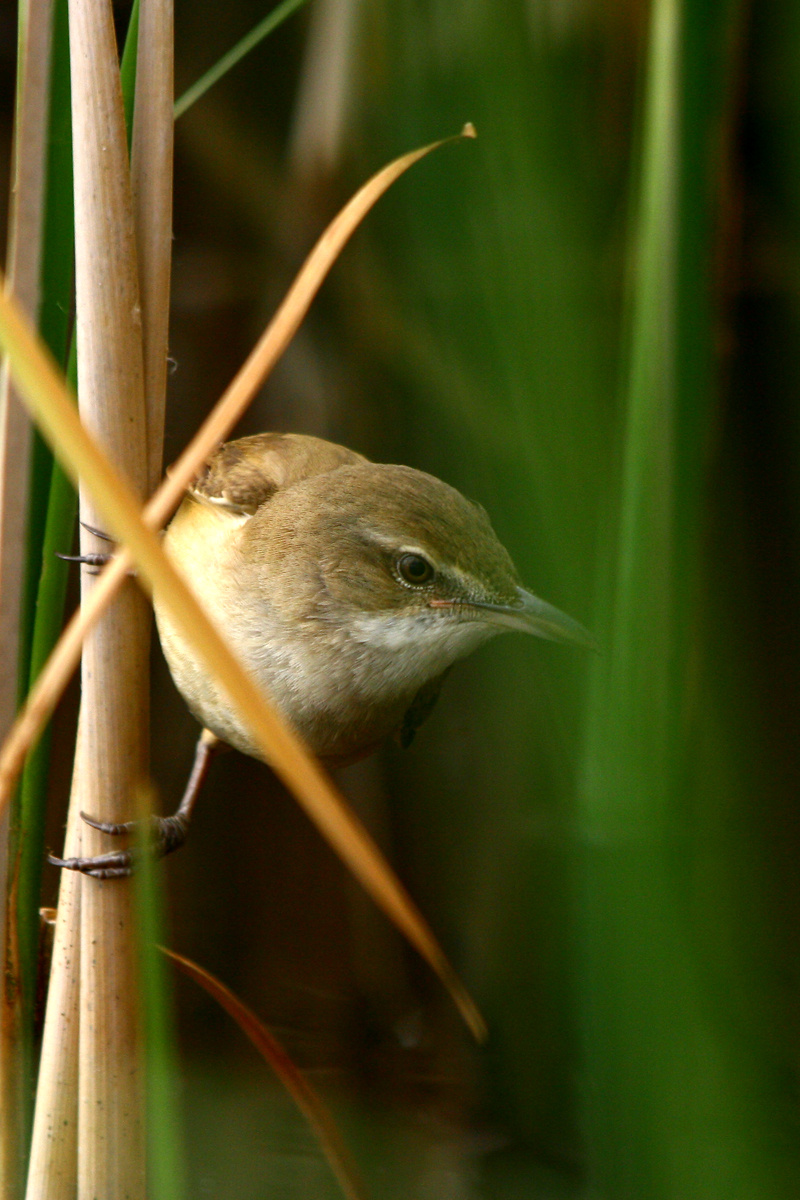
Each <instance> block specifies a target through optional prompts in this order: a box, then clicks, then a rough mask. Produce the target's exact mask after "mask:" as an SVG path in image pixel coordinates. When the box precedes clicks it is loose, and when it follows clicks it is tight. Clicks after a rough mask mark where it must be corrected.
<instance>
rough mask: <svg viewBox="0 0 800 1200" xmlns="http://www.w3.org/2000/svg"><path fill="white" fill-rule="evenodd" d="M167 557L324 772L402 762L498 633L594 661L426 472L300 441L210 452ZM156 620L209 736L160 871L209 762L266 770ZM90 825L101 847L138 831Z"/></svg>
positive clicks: (170, 632) (489, 536)
mask: <svg viewBox="0 0 800 1200" xmlns="http://www.w3.org/2000/svg"><path fill="white" fill-rule="evenodd" d="M163 544H164V549H165V550H166V552H167V554H168V555H169V557H170V558H171V559H172V561H173V563H174V565H175V566H176V567H177V568H178V570H179V571H180V572H181V573H182V574H183V575H184V577H185V578H186V580H187V582H188V583H189V585H190V586H191V588H192V589H193V591H194V592H195V594H196V596H197V598H198V600H199V601H200V602H201V604H202V605H203V607H204V608H205V609H206V611H207V612H208V614H209V616H210V617H211V618H212V620H213V621H214V622H215V623H216V624H217V626H218V627H219V629H220V630H221V631H222V632H223V634H224V636H225V637H226V639H227V641H228V643H229V644H230V647H231V649H232V650H233V651H234V653H235V654H236V656H237V657H238V658H239V660H240V661H241V663H242V664H243V666H245V667H246V668H247V670H248V671H249V672H250V673H251V675H252V676H253V677H254V679H255V680H256V681H257V683H258V684H259V685H260V686H261V688H262V689H263V690H264V692H265V693H266V695H267V696H268V697H269V698H270V699H271V700H272V701H273V703H274V704H275V705H276V706H277V707H278V709H279V710H280V712H281V713H282V715H283V716H284V717H285V718H286V719H287V720H288V721H289V723H290V724H291V725H292V726H293V728H294V729H295V730H296V732H297V733H299V734H300V736H301V737H302V738H303V740H304V741H305V743H306V745H307V746H308V748H309V749H310V750H311V751H312V752H313V753H314V754H315V755H317V757H318V758H319V759H320V760H321V761H322V762H323V763H324V764H325V765H326V766H328V767H338V766H344V765H347V764H349V763H353V762H356V761H358V760H359V759H361V758H364V757H366V756H367V755H369V754H372V753H373V752H374V751H376V750H377V749H378V748H379V747H380V746H381V744H382V743H383V742H384V741H385V740H386V739H387V738H388V737H390V736H392V735H394V736H395V737H396V739H397V740H398V741H399V742H400V744H401V745H402V746H409V745H410V744H411V742H412V740H413V739H414V736H415V734H416V732H417V730H418V728H419V726H420V725H421V724H422V722H423V721H424V720H425V719H426V718H427V716H428V715H429V713H430V711H431V709H432V708H433V705H434V704H435V702H436V699H437V697H438V695H439V691H440V688H441V685H442V681H443V679H444V677H445V676H446V675H447V673H448V672H449V670H450V668H451V667H452V666H453V664H454V663H455V662H456V661H457V660H458V659H460V658H463V657H464V656H466V655H468V654H470V653H471V652H472V651H473V650H475V649H476V648H477V647H478V646H479V645H481V643H483V642H485V641H487V640H488V639H489V638H492V637H494V636H495V635H496V634H499V633H501V632H503V631H504V630H518V631H522V632H524V633H531V634H535V635H536V636H538V637H542V638H547V639H551V640H553V641H560V642H571V643H574V644H576V645H580V646H585V647H592V646H593V645H594V643H593V639H592V637H591V635H590V634H589V633H588V632H587V631H586V629H584V628H583V626H582V625H580V624H579V623H578V622H577V621H575V620H573V619H572V618H571V617H569V616H567V615H566V614H565V613H562V612H560V611H559V610H558V609H557V608H554V607H553V606H552V605H550V604H548V603H546V602H545V601H544V600H540V599H539V598H538V597H537V596H535V595H534V594H533V593H531V592H529V591H527V590H526V589H525V588H524V587H523V586H522V584H521V582H520V579H519V576H518V573H517V570H516V568H515V566H514V563H513V561H512V559H511V556H510V555H509V553H508V551H507V550H506V549H505V547H504V546H503V545H502V544H501V542H500V541H499V539H498V537H497V535H496V534H495V532H494V530H493V528H492V526H491V523H490V521H489V517H488V516H487V514H486V511H485V510H484V509H483V508H482V507H481V505H479V504H477V503H475V502H473V501H471V500H468V499H467V498H466V497H465V496H463V495H462V494H461V492H459V491H458V490H457V489H456V488H454V487H451V486H450V485H449V484H447V483H444V482H443V481H442V480H440V479H437V478H436V477H435V476H433V475H429V474H427V473H426V472H424V471H420V470H417V469H415V468H413V467H408V466H402V465H393V464H384V463H374V462H371V461H369V460H368V459H367V458H365V457H364V456H363V455H361V454H359V453H357V452H356V451H354V450H350V449H347V448H346V447H345V446H340V445H337V444H335V443H333V442H329V441H326V440H323V439H322V438H317V437H311V436H309V435H305V434H297V433H261V434H256V435H253V436H250V437H243V438H239V439H237V440H235V441H232V442H228V443H227V444H225V445H223V446H221V447H220V449H219V450H218V451H217V452H216V453H215V454H214V456H213V457H212V458H211V459H210V460H209V461H208V463H207V465H206V466H205V468H204V469H203V471H202V472H201V474H200V475H199V477H198V478H197V480H196V481H195V483H194V485H193V486H192V487H191V489H190V490H189V491H188V492H187V494H186V497H185V498H184V500H183V502H182V504H181V507H180V508H179V510H178V512H177V513H176V515H175V517H174V518H173V520H172V522H171V524H170V525H169V527H168V529H167V531H166V533H165V535H164V543H163ZM153 606H154V609H155V616H156V624H157V627H158V632H159V636H160V640H161V646H162V649H163V652H164V656H165V658H166V661H167V665H168V666H169V669H170V672H171V674H172V678H173V680H174V682H175V684H176V686H177V688H178V691H179V692H180V693H181V694H182V696H183V698H184V700H185V701H186V703H187V705H188V707H189V709H190V710H191V712H192V713H193V714H194V716H195V717H196V718H197V720H198V721H199V722H200V724H201V725H202V726H203V732H202V734H201V737H200V740H199V742H198V746H197V751H196V756H195V764H194V768H193V771H192V775H191V777H190V780H189V784H188V785H187V789H186V792H185V793H184V797H183V800H182V801H181V805H180V807H179V809H178V810H177V812H176V813H175V814H173V816H171V817H166V818H164V817H156V818H153V821H154V839H155V843H156V847H155V852H156V853H158V854H164V853H168V852H169V851H171V850H173V849H175V848H177V846H178V845H180V844H182V842H183V841H184V840H185V837H186V832H187V829H188V823H189V817H190V815H191V812H192V809H193V807H194V803H195V800H196V796H197V793H198V791H199V786H200V783H201V782H202V779H203V777H204V775H205V772H206V770H207V768H208V764H209V762H210V759H211V757H212V756H213V754H214V753H215V751H216V750H217V749H218V748H220V747H221V746H222V745H223V744H224V745H227V746H232V747H234V748H235V749H237V750H240V751H241V752H243V753H244V754H247V755H250V756H252V757H254V758H262V757H263V756H262V753H261V751H260V749H259V747H258V744H257V743H256V741H255V739H254V738H253V735H252V733H251V731H250V730H249V728H248V727H247V725H246V723H245V722H244V721H243V720H242V719H241V718H240V716H239V714H238V713H237V711H236V709H235V708H234V707H233V705H232V704H231V703H230V701H229V700H228V698H227V696H226V694H225V692H224V691H223V690H222V688H221V687H220V686H219V685H218V684H217V683H216V681H215V680H214V678H213V677H212V676H211V675H210V674H209V672H208V671H207V669H206V667H205V666H204V664H203V663H202V661H201V659H200V658H199V657H198V656H197V655H196V653H195V651H194V649H193V648H192V647H191V646H190V645H189V644H188V643H187V642H186V640H185V638H184V636H183V634H182V633H181V631H180V630H179V629H178V627H177V626H176V625H175V624H174V622H173V620H172V618H171V616H170V614H169V612H168V610H167V608H166V606H164V605H163V604H162V602H161V599H160V597H159V594H158V592H157V591H156V592H155V594H154V596H153ZM86 819H87V820H89V823H90V824H92V825H94V826H95V827H96V828H99V829H101V830H103V831H104V832H107V833H122V832H130V831H131V828H132V823H127V824H126V825H113V826H112V825H108V824H106V823H101V822H96V821H94V820H93V819H91V818H86ZM54 861H56V862H58V863H59V864H60V865H65V866H71V867H74V868H76V869H78V870H83V871H85V872H86V873H89V874H95V875H100V876H101V877H107V876H108V875H114V874H127V873H128V872H129V871H130V867H131V862H132V857H131V852H130V851H119V852H114V853H112V854H109V855H101V856H98V857H97V858H94V859H71V860H66V861H64V860H54Z"/></svg>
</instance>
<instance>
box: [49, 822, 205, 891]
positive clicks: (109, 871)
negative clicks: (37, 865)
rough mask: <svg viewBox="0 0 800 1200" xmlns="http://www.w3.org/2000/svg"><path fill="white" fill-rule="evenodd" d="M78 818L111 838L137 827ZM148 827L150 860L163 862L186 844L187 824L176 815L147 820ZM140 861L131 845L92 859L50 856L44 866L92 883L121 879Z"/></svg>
mask: <svg viewBox="0 0 800 1200" xmlns="http://www.w3.org/2000/svg"><path fill="white" fill-rule="evenodd" d="M81 817H82V818H83V820H84V821H85V822H86V824H87V825H91V826H92V828H93V829H99V831H100V832H101V833H107V834H110V835H111V836H112V837H119V836H120V835H121V834H124V833H127V834H136V832H137V830H138V828H139V826H140V822H138V821H123V822H122V823H120V824H118V825H115V824H112V823H111V822H108V821H96V820H95V819H94V817H90V816H88V814H87V813H84V812H82V813H81ZM148 824H149V826H150V847H149V849H150V853H151V854H152V856H153V858H163V857H164V856H165V855H166V854H171V853H172V851H173V850H177V849H178V848H179V847H180V846H182V845H183V843H184V842H185V840H186V832H187V824H188V823H187V822H186V821H185V819H184V818H183V817H182V816H181V815H180V814H177V813H176V814H175V815H173V816H171V817H157V816H151V817H150V818H149V822H148ZM140 857H141V851H140V848H139V847H138V846H135V845H134V846H131V847H130V848H129V849H127V850H115V851H111V853H109V854H97V855H95V856H94V857H92V858H56V857H55V856H54V855H52V854H50V855H48V862H50V863H51V864H52V865H53V866H54V867H63V868H65V869H66V870H68V871H80V872H81V874H82V875H91V876H92V878H93V879H120V878H123V879H124V878H127V877H128V876H129V875H131V874H132V873H133V871H134V870H135V868H136V864H137V861H138V860H139V859H140Z"/></svg>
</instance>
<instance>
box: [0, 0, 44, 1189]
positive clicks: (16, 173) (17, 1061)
mask: <svg viewBox="0 0 800 1200" xmlns="http://www.w3.org/2000/svg"><path fill="white" fill-rule="evenodd" d="M51 18H52V0H27V3H21V4H20V6H19V26H20V27H19V37H18V46H19V58H18V63H17V96H16V109H15V114H14V156H13V164H12V172H13V176H12V188H11V213H10V220H9V238H8V254H7V271H8V275H7V279H6V287H7V289H8V291H9V294H11V295H14V296H15V297H16V299H17V301H18V303H19V304H20V305H21V307H22V308H23V310H24V311H25V312H26V313H28V315H29V316H30V317H31V318H32V319H35V316H36V311H37V308H38V297H39V271H40V262H41V247H42V221H43V212H44V192H45V162H46V138H47V116H48V97H49V75H50V48H51V40H52V39H51V29H52V19H51ZM30 446H31V423H30V417H29V416H28V413H27V411H26V409H25V408H24V407H23V405H22V404H20V401H19V398H18V397H17V396H16V395H15V393H14V390H13V388H12V387H11V379H10V376H9V373H8V371H7V369H6V364H5V362H3V363H2V365H0V736H2V737H5V736H6V734H7V732H8V730H9V729H10V727H11V724H12V722H13V720H14V714H15V710H16V706H17V689H18V671H19V651H20V645H19V630H20V614H21V600H22V587H23V575H24V568H25V551H26V543H27V538H26V524H27V516H28V492H29V473H30ZM8 837H9V825H8V816H7V814H5V813H4V814H3V815H2V816H0V953H2V955H3V963H2V965H3V984H2V996H1V997H0V1006H1V1010H0V1194H1V1195H2V1197H3V1200H13V1198H14V1197H17V1196H19V1195H21V1194H22V1186H23V1180H24V1163H23V1155H24V1144H25V1130H24V1115H25V1112H26V1108H27V1105H26V1104H24V1103H23V1101H22V1097H21V1087H22V1078H21V1072H22V1071H23V1058H22V1055H21V1052H20V1051H21V1038H20V1031H21V1017H22V1007H21V1001H22V997H21V994H20V991H19V971H18V965H17V961H16V953H15V946H16V937H15V936H8V938H7V934H8V935H12V934H13V933H14V932H15V931H12V930H11V929H10V928H7V920H8V919H10V920H12V921H13V920H14V918H15V909H14V906H13V905H12V904H11V903H7V896H8V869H9V862H8V849H9V847H8Z"/></svg>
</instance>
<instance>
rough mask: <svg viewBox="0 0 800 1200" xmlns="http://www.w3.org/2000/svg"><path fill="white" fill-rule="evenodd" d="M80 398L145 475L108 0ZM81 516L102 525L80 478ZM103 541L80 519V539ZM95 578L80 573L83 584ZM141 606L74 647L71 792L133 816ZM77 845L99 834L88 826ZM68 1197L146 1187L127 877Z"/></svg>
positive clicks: (98, 924)
mask: <svg viewBox="0 0 800 1200" xmlns="http://www.w3.org/2000/svg"><path fill="white" fill-rule="evenodd" d="M69 28H70V70H71V80H72V130H73V166H74V176H75V281H76V312H77V337H78V398H79V404H80V412H81V417H82V419H83V421H84V422H85V424H86V426H87V427H88V428H90V429H91V430H92V431H93V432H94V434H95V436H96V437H97V439H98V441H99V442H100V444H101V445H103V446H104V447H105V448H106V452H107V453H108V454H109V456H110V458H111V459H112V461H113V462H114V463H116V465H117V469H118V470H119V471H121V472H122V474H123V476H124V477H125V478H126V479H127V480H128V481H129V484H130V485H131V486H132V487H133V489H134V490H135V492H136V493H137V494H138V495H142V496H143V495H144V492H145V489H146V487H147V474H148V472H147V424H146V415H145V406H144V381H143V363H142V333H141V309H140V305H139V285H138V272H137V265H136V247H135V239H134V220H133V203H132V198H131V185H130V172H129V165H128V150H127V137H126V131H125V120H124V113H123V103H122V91H121V87H120V79H119V64H118V59H117V45H116V36H115V32H114V24H113V14H112V8H111V3H110V0H69ZM80 492H81V518H82V520H83V521H85V522H86V523H88V524H89V525H94V526H98V525H102V524H103V521H104V518H103V514H102V511H101V510H100V509H98V508H97V507H96V506H95V498H94V495H93V494H92V493H91V492H90V490H89V489H88V488H87V486H86V481H85V480H83V479H81V481H80ZM102 548H103V546H102V543H100V542H99V541H98V539H97V538H95V537H94V535H93V534H91V533H89V532H88V531H87V530H85V529H84V530H83V531H82V536H81V549H82V552H83V553H91V552H97V551H99V550H102ZM94 586H95V579H94V577H93V576H92V575H90V574H89V573H86V572H85V573H84V575H83V579H82V589H81V590H82V596H84V597H85V596H87V595H90V594H91V591H92V589H93V588H94ZM149 635H150V614H149V611H148V607H147V603H146V600H145V598H144V597H143V596H142V595H141V593H140V592H139V590H138V589H137V588H136V587H135V585H134V584H133V583H132V582H131V583H128V584H127V585H126V586H124V587H123V588H122V589H121V590H120V592H119V595H118V596H117V598H116V599H115V601H114V604H113V605H112V606H111V607H110V608H109V609H108V610H107V611H106V613H105V615H104V619H103V620H102V621H101V622H99V623H98V625H97V626H96V628H95V629H94V630H93V632H92V634H91V636H90V637H89V638H87V640H86V644H85V646H84V650H83V662H82V695H81V729H82V734H81V745H80V754H81V767H80V770H79V772H78V780H79V787H78V788H75V789H74V791H73V797H72V803H73V804H74V805H76V806H78V807H79V808H80V809H82V810H84V811H86V812H89V813H91V814H92V815H93V816H95V817H97V818H99V819H100V820H103V821H111V822H120V821H126V820H129V819H131V818H133V817H134V816H135V811H134V796H135V791H136V788H137V786H138V785H139V784H140V783H141V782H142V780H143V779H144V778H145V777H146V773H147V754H148V739H149V731H148V718H149V711H148V707H149V677H148V660H149ZM82 843H83V852H84V853H85V854H88V855H96V854H101V853H103V852H104V851H105V850H106V849H107V848H108V839H107V838H106V837H105V835H103V834H101V833H99V832H98V831H97V830H94V829H91V828H89V827H86V828H85V829H84V830H83V832H82ZM80 945H81V967H80V1036H79V1072H78V1083H79V1086H78V1180H77V1196H78V1200H97V1198H98V1197H102V1200H123V1197H124V1198H126V1200H135V1198H136V1197H140V1198H141V1200H144V1196H145V1129H144V1110H143V1099H144V1095H143V1061H142V1053H141V1030H140V1027H139V1011H138V995H139V986H138V971H137V956H136V934H135V914H134V905H133V890H132V886H131V883H130V881H129V880H113V881H99V880H94V879H88V878H87V879H84V880H83V881H82V895H81V934H80Z"/></svg>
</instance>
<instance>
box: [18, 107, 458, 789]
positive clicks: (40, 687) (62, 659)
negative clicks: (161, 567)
mask: <svg viewBox="0 0 800 1200" xmlns="http://www.w3.org/2000/svg"><path fill="white" fill-rule="evenodd" d="M459 136H461V137H474V136H475V131H474V129H473V128H472V126H471V125H466V126H465V127H464V130H463V132H462V134H461V135H459ZM454 140H457V139H454V138H447V139H445V140H444V141H440V142H434V143H433V144H432V145H430V146H426V147H424V148H423V149H422V150H415V151H412V152H411V153H410V154H404V155H403V156H402V157H401V158H398V159H396V160H395V161H394V162H391V163H389V164H388V165H387V166H386V167H383V168H382V169H381V170H380V171H379V172H378V173H377V174H376V175H373V176H372V178H371V179H369V180H368V181H367V183H365V184H364V186H363V187H361V188H360V189H359V190H358V191H357V192H356V194H355V195H354V196H352V197H351V199H350V200H349V201H348V203H347V204H346V205H345V206H344V208H343V209H342V210H341V212H339V213H338V214H337V216H336V217H335V218H334V220H333V221H331V223H330V225H329V226H328V227H327V229H326V230H325V231H324V233H323V234H322V236H321V237H320V238H319V240H318V241H317V243H316V245H315V246H314V248H313V250H312V251H311V253H310V254H309V256H308V258H307V259H306V261H305V263H304V264H303V266H302V268H301V269H300V272H299V274H298V275H297V277H296V279H295V281H294V283H293V284H292V286H291V288H290V289H289V291H288V293H287V295H286V297H285V299H284V301H283V303H282V304H281V306H280V308H279V309H278V311H277V312H276V314H275V316H274V317H273V319H272V321H271V322H270V324H269V325H268V326H267V328H266V330H265V331H264V333H263V334H262V336H261V338H260V339H259V341H258V342H257V344H256V346H255V347H254V349H253V351H252V352H251V354H250V356H249V357H248V359H247V360H246V362H245V363H244V365H243V366H242V367H241V369H240V370H239V372H238V373H237V375H236V376H235V378H234V379H233V381H232V382H231V384H230V385H229V387H228V388H227V389H226V391H225V392H224V394H223V395H222V397H221V398H220V400H219V402H218V403H217V405H216V406H215V408H214V410H213V411H212V412H211V414H210V415H209V416H208V418H207V419H206V421H205V422H204V423H203V425H202V426H201V428H200V429H199V430H198V432H197V433H196V434H195V436H194V438H193V439H192V441H191V442H190V443H189V445H188V446H187V447H186V449H185V450H184V451H183V453H182V454H181V456H180V458H179V459H178V460H177V462H176V463H175V464H174V465H173V466H172V467H171V469H170V472H169V476H168V478H167V479H165V480H164V482H163V483H162V484H161V487H160V488H159V489H158V491H157V492H156V494H155V495H154V496H153V497H152V499H151V500H150V501H149V503H148V504H147V506H146V507H145V509H144V512H143V514H142V516H143V519H144V520H145V521H146V522H147V524H148V525H149V526H150V527H151V528H154V529H156V528H160V527H161V525H163V524H164V523H165V522H166V521H167V520H168V519H169V517H170V516H171V515H172V513H173V512H174V511H175V509H176V508H177V506H178V504H179V503H180V501H181V499H182V498H183V493H184V491H185V490H186V488H187V487H188V485H189V484H190V483H191V482H192V480H193V479H194V478H195V476H196V475H197V473H198V471H199V470H200V467H201V466H202V465H203V463H204V462H205V461H206V459H207V458H209V457H210V455H211V454H213V452H214V451H215V450H216V448H217V446H219V445H220V444H221V443H222V442H223V441H224V440H225V438H226V437H227V436H228V434H229V433H230V431H231V430H232V429H233V427H234V425H235V424H236V423H237V421H239V419H240V418H241V417H242V415H243V414H244V412H245V411H246V410H247V407H248V405H249V404H250V402H251V401H252V399H253V396H254V395H255V393H256V392H257V391H258V389H259V388H260V387H261V385H262V384H263V382H264V380H265V379H266V378H267V377H268V375H269V373H270V371H271V370H272V368H273V367H274V366H275V363H276V362H277V361H278V359H279V358H280V356H281V355H282V354H283V352H284V350H285V349H286V347H287V346H288V344H289V342H290V341H291V339H292V338H293V337H294V335H295V333H296V332H297V329H298V327H299V325H300V324H301V322H302V320H303V318H304V317H305V315H306V313H307V311H308V309H309V307H310V305H311V302H312V300H313V299H314V297H315V295H316V294H317V291H318V290H319V288H320V287H321V285H322V282H323V280H324V279H325V276H326V275H327V273H328V271H329V270H330V268H331V267H332V266H333V263H334V262H335V260H336V258H337V257H338V255H339V253H340V252H341V250H342V247H343V246H344V245H345V243H346V242H347V240H348V239H349V237H350V236H351V234H352V233H353V231H354V229H355V228H356V227H357V226H358V224H359V223H360V222H361V221H362V220H363V218H364V217H365V216H366V214H367V213H368V212H369V210H370V208H372V206H373V205H374V204H375V203H376V201H377V200H378V199H379V198H380V197H381V196H382V195H383V193H384V192H385V191H387V190H388V188H389V187H391V185H392V184H393V183H394V182H395V180H396V179H398V178H399V177H400V175H402V174H403V173H404V172H405V171H407V170H408V168H409V167H411V166H413V165H414V163H416V162H418V161H419V160H420V159H421V158H423V157H425V155H427V154H430V153H431V151H433V150H436V149H437V148H438V147H439V146H443V145H446V144H447V142H450V141H454ZM132 565H133V557H132V555H131V554H130V553H129V552H128V550H126V549H125V548H124V547H123V548H122V549H121V550H120V551H119V553H118V554H117V556H116V557H115V559H114V561H113V562H112V563H110V564H109V566H108V567H106V569H105V570H104V571H103V573H102V575H101V576H100V578H99V580H98V583H97V586H96V587H95V590H94V591H93V593H92V596H91V598H87V600H86V601H85V603H84V604H83V606H82V607H81V608H80V609H79V610H78V612H76V613H75V614H74V616H73V617H72V620H71V621H70V623H69V625H68V626H67V628H66V629H65V631H64V633H63V635H62V637H61V640H60V641H59V643H58V645H57V646H56V647H55V649H54V650H53V652H52V654H51V655H50V658H49V659H48V660H47V663H46V664H45V666H44V667H43V669H42V671H41V673H40V675H39V678H38V680H37V682H36V684H35V686H34V688H33V689H32V690H31V693H30V695H29V696H28V699H27V702H26V704H25V707H24V708H23V710H22V712H21V713H20V715H19V717H18V719H17V721H16V723H15V725H14V727H13V729H12V731H11V734H10V735H9V737H8V738H7V739H6V742H5V744H4V745H3V747H2V750H1V751H0V812H1V811H2V810H3V808H4V806H5V805H6V804H7V803H8V798H9V796H10V794H11V791H12V789H13V787H14V784H15V782H16V779H17V776H18V775H19V772H20V771H21V769H22V765H23V763H24V760H25V755H26V754H27V752H28V750H29V748H30V746H31V745H32V743H33V742H34V741H35V740H36V738H37V737H38V735H39V733H40V731H41V729H42V728H43V727H44V725H45V724H46V722H47V721H48V720H49V718H50V716H51V715H52V712H53V709H54V708H55V706H56V704H57V703H58V701H59V699H60V698H61V695H62V693H63V690H64V688H65V687H66V686H67V683H68V682H69V679H70V678H71V676H72V673H73V672H74V670H75V668H76V667H77V665H78V663H79V661H80V654H81V646H82V644H83V639H84V638H85V637H86V635H87V633H88V631H89V630H90V629H91V628H92V627H93V625H94V623H95V621H96V620H97V619H98V617H99V615H100V613H101V612H102V611H103V609H104V608H105V606H106V605H107V604H108V603H109V602H110V601H111V599H112V597H113V596H114V595H116V592H117V590H118V588H119V587H120V586H121V584H122V582H123V581H124V579H125V578H126V576H127V574H128V572H129V571H130V570H131V567H132Z"/></svg>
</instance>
